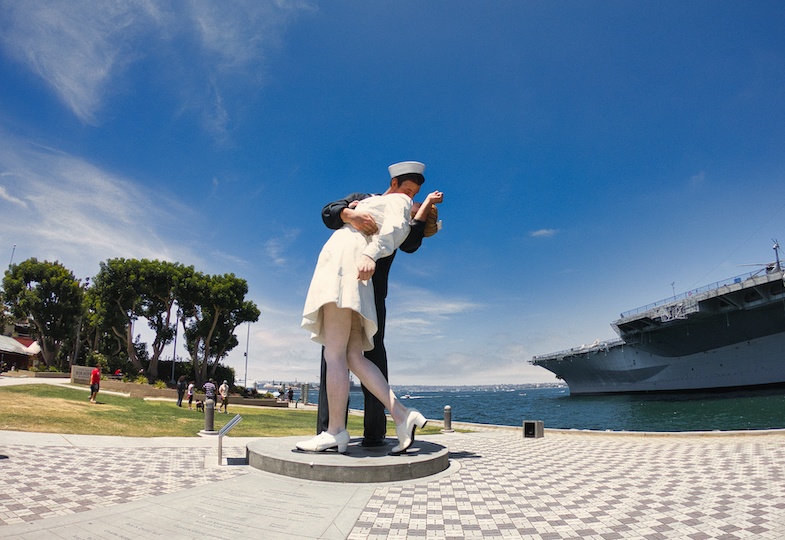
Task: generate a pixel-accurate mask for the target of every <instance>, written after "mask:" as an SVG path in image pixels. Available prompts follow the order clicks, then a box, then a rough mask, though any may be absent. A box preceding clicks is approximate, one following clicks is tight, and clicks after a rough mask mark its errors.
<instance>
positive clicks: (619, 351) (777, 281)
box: [533, 263, 785, 395]
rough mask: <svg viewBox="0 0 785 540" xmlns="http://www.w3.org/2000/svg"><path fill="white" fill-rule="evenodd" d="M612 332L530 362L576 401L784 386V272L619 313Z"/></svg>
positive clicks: (718, 286)
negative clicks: (596, 396)
mask: <svg viewBox="0 0 785 540" xmlns="http://www.w3.org/2000/svg"><path fill="white" fill-rule="evenodd" d="M778 264H779V263H778ZM613 326H614V328H615V329H616V331H617V332H618V333H619V336H620V339H617V340H614V341H609V342H604V343H595V344H593V345H591V346H588V347H587V346H583V347H580V348H577V349H570V350H569V351H562V352H560V353H553V354H550V355H545V356H538V357H534V359H533V363H534V364H535V365H538V366H542V367H544V368H546V369H548V370H550V371H552V372H553V373H554V374H556V376H557V377H559V378H560V379H563V380H564V381H565V382H566V383H567V385H568V386H569V387H570V393H571V394H574V395H578V394H612V393H633V392H675V391H692V390H708V389H730V388H742V387H755V386H772V385H784V384H785V273H784V272H783V271H782V270H778V271H775V272H768V273H767V274H765V275H755V274H753V275H751V276H749V277H747V278H746V279H744V280H742V279H741V278H733V279H732V280H728V281H726V282H723V283H719V284H716V286H715V287H710V288H707V289H705V290H702V291H694V294H693V292H691V293H687V294H686V295H685V296H684V297H683V298H681V299H678V300H676V299H674V300H673V301H671V302H668V303H658V304H653V305H651V306H647V307H646V308H642V309H640V310H635V311H633V312H630V313H628V314H622V317H621V318H620V319H619V320H617V321H616V322H615V323H614V324H613Z"/></svg>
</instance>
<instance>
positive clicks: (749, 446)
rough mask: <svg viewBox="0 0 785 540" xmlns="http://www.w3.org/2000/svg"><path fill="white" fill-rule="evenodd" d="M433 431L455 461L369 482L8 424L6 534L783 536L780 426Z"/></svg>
mask: <svg viewBox="0 0 785 540" xmlns="http://www.w3.org/2000/svg"><path fill="white" fill-rule="evenodd" d="M2 379H3V378H0V380H2ZM39 382H40V381H39ZM426 439H428V440H432V441H434V442H438V443H439V444H442V445H445V446H447V447H448V449H449V451H450V467H449V469H448V470H446V471H444V472H443V473H440V474H438V475H436V476H432V477H428V478H423V479H421V480H412V481H406V482H389V483H380V484H371V485H369V484H336V483H326V482H315V481H307V480H298V479H294V478H289V477H286V476H278V475H274V474H271V473H265V472H262V471H259V470H257V469H253V468H251V467H248V466H247V465H245V464H244V463H245V462H244V456H245V445H246V444H247V443H248V442H249V441H251V440H254V441H255V440H258V439H243V438H233V437H228V436H227V437H225V438H224V441H223V453H224V457H225V459H224V461H223V464H222V465H219V464H218V459H217V441H216V439H215V438H214V437H213V438H196V437H194V438H154V439H137V438H126V437H96V436H83V435H51V434H39V433H20V432H9V431H0V455H2V456H5V457H6V459H0V538H21V539H38V538H40V539H44V538H46V539H51V538H56V539H60V538H71V539H77V538H78V539H93V538H95V539H120V538H144V539H158V538H162V539H163V538H165V539H167V540H174V539H180V538H183V539H193V538H211V537H215V538H249V539H255V538H279V537H292V538H305V539H315V538H325V539H343V538H349V539H366V538H372V539H409V538H454V539H459V538H460V539H462V538H533V539H567V538H573V539H584V538H597V539H615V538H619V539H633V538H634V539H664V538H687V539H695V540H697V539H709V538H718V539H733V538H755V539H758V538H761V539H772V540H774V539H776V540H780V539H782V538H785V432H783V431H773V432H762V433H757V434H750V433H733V434H732V433H728V434H721V435H718V434H691V435H684V434H679V435H668V436H666V435H653V434H645V435H642V434H636V435H629V434H628V435H624V434H610V433H587V432H577V431H554V430H546V435H545V437H543V438H541V439H524V438H523V437H522V433H521V430H520V429H516V430H512V429H510V430H505V429H494V430H489V431H486V432H479V433H468V434H466V433H464V434H461V433H454V434H445V435H438V436H430V437H426Z"/></svg>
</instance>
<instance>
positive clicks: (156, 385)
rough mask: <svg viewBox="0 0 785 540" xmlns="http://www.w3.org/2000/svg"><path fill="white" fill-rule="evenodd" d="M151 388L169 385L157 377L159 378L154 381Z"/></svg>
mask: <svg viewBox="0 0 785 540" xmlns="http://www.w3.org/2000/svg"><path fill="white" fill-rule="evenodd" d="M145 382H147V379H145ZM153 388H159V389H160V388H169V387H168V386H167V384H166V383H165V382H164V381H162V380H160V379H159V380H157V381H155V384H154V385H153Z"/></svg>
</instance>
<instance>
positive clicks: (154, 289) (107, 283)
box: [91, 259, 193, 378]
mask: <svg viewBox="0 0 785 540" xmlns="http://www.w3.org/2000/svg"><path fill="white" fill-rule="evenodd" d="M191 274H193V267H185V266H183V265H181V264H178V263H171V262H166V261H155V260H153V261H151V260H148V259H142V260H135V259H110V260H108V261H106V262H105V263H101V269H100V271H99V272H98V275H97V276H96V277H95V286H94V287H93V294H92V295H91V303H92V306H93V309H94V312H95V316H94V320H95V324H96V325H98V326H101V327H104V328H106V329H108V330H109V331H111V332H112V333H113V335H114V336H116V337H117V338H118V339H122V340H123V343H124V348H125V351H126V353H127V355H128V359H129V360H130V361H131V363H132V364H133V366H134V368H135V369H136V370H139V369H141V368H142V367H144V366H143V365H142V364H143V360H145V359H146V345H144V344H141V343H140V342H139V341H138V340H137V341H134V337H133V334H134V331H133V325H134V322H135V321H137V320H138V319H139V318H140V317H141V318H144V319H146V320H147V324H148V325H149V327H150V328H151V329H152V330H153V331H154V332H155V338H154V339H153V343H152V356H151V357H150V358H149V364H148V365H147V374H148V375H149V376H150V377H153V378H155V377H158V360H159V358H160V357H161V354H162V353H163V351H164V348H165V347H166V346H167V345H169V344H170V343H171V342H172V340H173V339H174V335H175V331H176V326H175V323H174V322H173V321H172V319H173V310H172V308H173V307H174V303H175V290H176V288H177V284H178V283H179V282H180V281H182V280H183V279H187V277H188V276H190V275H191ZM140 345H141V347H140ZM141 349H144V353H142V352H141Z"/></svg>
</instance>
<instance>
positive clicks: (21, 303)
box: [3, 258, 84, 368]
mask: <svg viewBox="0 0 785 540" xmlns="http://www.w3.org/2000/svg"><path fill="white" fill-rule="evenodd" d="M3 289H4V291H5V298H4V301H5V304H6V305H7V306H8V307H9V309H10V310H11V314H12V315H13V316H14V317H16V318H18V319H27V320H29V321H31V322H32V323H33V334H34V336H35V338H36V340H37V341H38V344H39V345H40V346H41V355H42V356H43V359H44V362H45V363H46V365H47V367H52V366H57V367H60V368H62V363H63V358H62V357H61V355H60V349H61V348H62V346H63V343H64V342H65V341H66V340H67V339H68V338H69V337H71V335H72V334H73V333H74V332H76V327H77V321H78V318H79V315H80V314H81V312H82V300H83V296H84V291H83V289H82V286H81V284H80V283H79V281H78V280H77V279H76V278H75V277H74V275H73V273H72V272H71V271H70V270H68V269H66V268H65V267H64V266H63V265H62V264H60V263H59V262H57V261H55V262H53V263H52V262H48V261H43V262H39V261H38V260H37V259H35V258H31V259H28V260H26V261H23V262H21V263H19V264H15V265H12V266H11V267H10V268H9V269H8V270H7V271H6V273H5V277H4V278H3Z"/></svg>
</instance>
